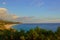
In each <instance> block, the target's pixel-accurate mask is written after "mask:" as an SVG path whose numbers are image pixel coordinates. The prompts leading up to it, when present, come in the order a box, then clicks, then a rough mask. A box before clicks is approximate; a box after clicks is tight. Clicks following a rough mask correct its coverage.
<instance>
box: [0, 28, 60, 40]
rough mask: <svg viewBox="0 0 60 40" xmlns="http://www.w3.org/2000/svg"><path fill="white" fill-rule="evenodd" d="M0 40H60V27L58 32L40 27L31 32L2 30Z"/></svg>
mask: <svg viewBox="0 0 60 40" xmlns="http://www.w3.org/2000/svg"><path fill="white" fill-rule="evenodd" d="M0 40H60V27H58V28H57V30H56V32H53V31H52V30H45V29H42V28H39V27H36V28H34V29H30V30H29V31H25V30H20V31H17V30H15V29H11V30H0Z"/></svg>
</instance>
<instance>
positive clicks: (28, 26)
mask: <svg viewBox="0 0 60 40" xmlns="http://www.w3.org/2000/svg"><path fill="white" fill-rule="evenodd" d="M36 26H39V27H40V28H43V29H47V30H52V31H56V30H57V28H58V27H59V26H60V23H32V24H18V25H15V26H13V28H14V29H17V30H20V29H24V30H26V31H27V30H30V29H31V28H36Z"/></svg>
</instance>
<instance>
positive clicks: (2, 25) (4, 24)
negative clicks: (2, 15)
mask: <svg viewBox="0 0 60 40" xmlns="http://www.w3.org/2000/svg"><path fill="white" fill-rule="evenodd" d="M15 24H21V22H12V21H5V20H0V29H2V30H3V29H10V28H11V27H12V26H13V25H15Z"/></svg>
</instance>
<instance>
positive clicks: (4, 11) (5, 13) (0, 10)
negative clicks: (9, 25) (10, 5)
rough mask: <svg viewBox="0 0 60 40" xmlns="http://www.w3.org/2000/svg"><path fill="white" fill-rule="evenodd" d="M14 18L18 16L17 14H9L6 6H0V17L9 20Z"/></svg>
mask: <svg viewBox="0 0 60 40" xmlns="http://www.w3.org/2000/svg"><path fill="white" fill-rule="evenodd" d="M16 18H18V16H16V15H11V14H9V12H8V10H7V9H6V8H0V19H3V20H9V21H10V20H15V19H16Z"/></svg>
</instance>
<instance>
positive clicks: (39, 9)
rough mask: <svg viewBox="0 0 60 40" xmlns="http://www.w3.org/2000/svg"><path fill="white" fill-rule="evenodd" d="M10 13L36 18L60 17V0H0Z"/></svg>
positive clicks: (0, 5) (1, 5) (0, 6)
mask: <svg viewBox="0 0 60 40" xmlns="http://www.w3.org/2000/svg"><path fill="white" fill-rule="evenodd" d="M0 8H6V9H8V11H9V13H10V14H15V15H17V16H19V17H25V18H26V17H28V18H31V17H32V18H36V19H50V20H52V19H54V20H55V19H56V20H58V19H60V0H0Z"/></svg>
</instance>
